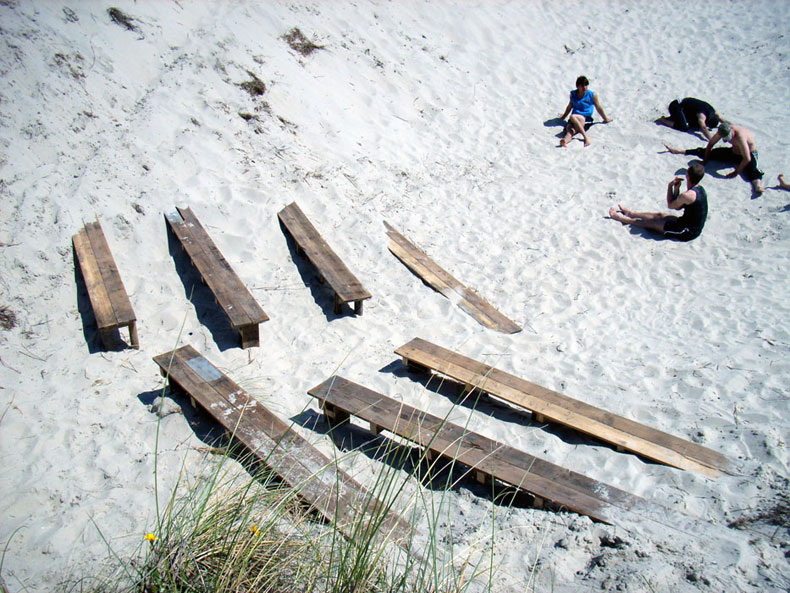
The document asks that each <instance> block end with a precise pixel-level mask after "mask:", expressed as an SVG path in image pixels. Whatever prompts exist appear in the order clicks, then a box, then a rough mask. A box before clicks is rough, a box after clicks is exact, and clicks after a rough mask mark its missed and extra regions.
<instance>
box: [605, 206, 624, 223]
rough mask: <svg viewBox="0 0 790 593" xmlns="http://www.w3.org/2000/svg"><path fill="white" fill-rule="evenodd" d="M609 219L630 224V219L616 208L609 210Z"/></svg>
mask: <svg viewBox="0 0 790 593" xmlns="http://www.w3.org/2000/svg"><path fill="white" fill-rule="evenodd" d="M609 218H611V219H612V220H616V221H617V222H621V223H623V224H626V223H627V222H628V219H627V218H625V217H624V216H623V215H622V214H620V213H619V212H618V211H617V210H615V209H614V208H609Z"/></svg>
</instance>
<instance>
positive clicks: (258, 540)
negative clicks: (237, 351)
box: [64, 390, 497, 593]
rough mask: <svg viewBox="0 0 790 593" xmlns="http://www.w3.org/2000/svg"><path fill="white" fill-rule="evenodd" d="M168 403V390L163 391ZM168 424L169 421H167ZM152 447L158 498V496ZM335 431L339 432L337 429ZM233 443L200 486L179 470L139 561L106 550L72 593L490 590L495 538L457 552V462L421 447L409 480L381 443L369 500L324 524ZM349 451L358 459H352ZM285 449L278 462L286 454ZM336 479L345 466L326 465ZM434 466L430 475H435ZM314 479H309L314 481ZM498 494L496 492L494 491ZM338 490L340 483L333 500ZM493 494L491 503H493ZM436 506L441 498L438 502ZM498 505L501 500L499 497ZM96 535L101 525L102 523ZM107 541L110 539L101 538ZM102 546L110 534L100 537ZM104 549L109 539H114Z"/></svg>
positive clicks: (399, 457) (397, 451)
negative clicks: (96, 570) (400, 523)
mask: <svg viewBox="0 0 790 593" xmlns="http://www.w3.org/2000/svg"><path fill="white" fill-rule="evenodd" d="M162 395H163V396H164V390H163V394H162ZM160 422H161V420H160ZM158 426H159V425H157V439H156V444H155V451H154V455H155V461H154V466H155V470H154V492H158V483H157V482H158V480H157V471H156V466H157V463H158V462H157V457H158V456H157V451H158V432H159V428H158ZM335 428H336V427H334V428H333V429H332V430H334V429H335ZM230 443H231V444H230V445H228V446H226V447H222V448H218V449H216V450H217V451H221V452H222V453H221V454H220V455H216V454H215V455H211V454H206V455H205V457H204V463H203V464H202V467H201V468H200V471H199V472H198V474H197V475H196V477H193V478H189V477H187V474H186V472H185V471H184V469H182V472H181V476H180V477H179V479H178V481H177V483H176V485H175V487H174V488H173V491H172V492H171V494H170V495H169V497H168V499H167V501H164V504H162V505H160V501H159V498H158V496H155V506H156V509H155V510H156V512H155V517H156V521H155V524H154V525H151V526H149V527H148V528H147V529H144V530H141V532H140V533H139V545H138V547H137V549H136V551H135V552H134V553H132V554H131V555H130V556H128V557H124V558H121V556H120V555H119V554H117V553H116V552H115V551H114V550H113V549H112V547H111V546H110V545H109V542H107V543H108V549H109V551H110V553H109V563H108V566H107V568H106V569H105V571H104V572H103V573H102V574H101V575H99V576H90V577H85V578H82V579H80V580H79V581H72V582H71V584H70V585H68V586H66V587H64V590H65V591H68V592H77V591H78V592H79V593H208V592H211V593H264V592H272V593H274V592H276V593H279V592H285V591H288V592H291V591H294V592H299V593H313V592H316V593H317V592H321V593H325V592H332V593H356V592H363V591H364V592H368V591H370V592H380V593H464V592H466V591H471V590H473V589H474V590H476V591H478V590H484V591H491V590H492V583H493V575H494V572H495V566H494V551H493V544H494V541H495V539H496V535H497V534H496V529H495V527H494V518H495V514H496V512H497V511H496V510H495V507H496V506H497V505H496V504H492V517H491V520H492V531H491V535H490V536H487V537H485V538H484V539H485V541H482V542H477V543H475V544H472V545H470V546H468V549H467V550H466V551H465V552H464V553H461V554H459V555H456V552H455V551H454V547H453V546H452V545H450V546H446V545H445V543H444V542H446V541H447V540H452V539H453V537H452V533H451V531H452V525H453V517H452V516H451V505H450V504H449V494H450V493H451V492H452V489H453V488H454V487H455V486H456V485H457V481H452V480H458V479H462V478H463V476H461V478H458V477H457V476H456V478H453V477H452V476H453V475H454V474H453V472H452V471H449V472H448V471H447V467H449V468H450V470H452V467H453V466H454V465H455V460H454V459H453V458H452V454H449V455H448V456H447V457H445V458H444V459H443V461H441V465H439V466H437V465H436V464H437V463H439V462H440V461H439V459H440V458H437V459H433V460H431V461H429V460H428V456H427V450H428V448H426V449H424V450H423V451H422V453H421V455H420V458H419V461H418V463H416V464H414V467H413V468H412V469H411V470H409V471H406V472H404V471H401V470H400V469H399V468H404V467H407V466H408V465H409V460H408V459H407V458H411V449H410V448H408V447H405V446H402V445H401V444H399V443H398V441H397V440H395V439H381V440H379V442H378V444H377V445H375V447H377V450H376V451H375V453H374V456H375V457H376V458H378V459H388V460H389V463H386V464H384V466H383V469H381V470H380V471H378V472H377V473H376V479H375V480H374V483H373V484H372V485H369V486H367V494H366V495H365V496H364V497H363V498H362V499H361V500H357V501H354V504H353V505H351V506H352V508H353V509H354V510H353V511H352V516H350V517H349V516H343V517H341V516H335V517H334V518H333V520H332V521H329V522H327V521H322V520H321V517H320V516H319V514H318V513H317V512H315V511H314V510H312V509H311V508H309V506H306V505H305V503H304V502H303V500H302V499H301V498H300V497H299V494H298V493H299V491H300V490H302V489H305V488H309V487H310V484H309V483H305V484H297V485H291V486H289V485H287V484H285V483H284V482H282V481H280V479H279V478H278V477H277V476H276V475H275V474H274V473H273V472H272V471H270V470H269V469H268V467H269V466H273V467H276V465H275V463H274V460H273V459H266V458H264V459H260V458H259V456H255V455H252V454H251V453H249V452H247V453H242V452H241V451H240V450H239V448H238V447H237V446H236V445H235V441H234V439H233V437H232V435H231V437H230ZM355 453H356V452H354V453H349V454H355ZM281 454H282V452H279V453H278V456H279V455H281ZM329 464H330V465H331V466H332V468H333V469H334V470H336V475H339V474H337V472H339V470H340V467H341V465H342V464H343V463H342V459H341V458H337V457H335V458H334V459H332V460H330V461H329ZM426 468H427V469H426ZM423 472H427V473H428V474H443V475H445V476H446V480H447V481H446V483H445V484H444V487H440V488H439V490H440V492H439V495H438V497H436V496H433V495H432V493H429V492H427V491H426V489H425V488H422V487H420V486H419V485H418V484H419V483H420V482H421V481H422V479H423V478H424V477H425V476H424V475H423ZM308 482H309V480H308ZM492 486H493V484H492ZM339 491H340V484H339V482H338V484H337V488H336V492H339ZM493 494H494V493H493V487H492V495H493ZM437 498H438V499H437ZM494 498H496V496H494ZM395 514H398V515H400V516H401V517H403V518H404V519H405V522H406V524H407V525H408V529H407V531H408V533H406V534H403V533H397V530H396V529H395V528H394V527H393V521H392V517H393V515H395ZM97 528H98V526H97ZM99 532H100V533H101V530H99ZM102 537H103V536H102ZM105 541H106V540H105Z"/></svg>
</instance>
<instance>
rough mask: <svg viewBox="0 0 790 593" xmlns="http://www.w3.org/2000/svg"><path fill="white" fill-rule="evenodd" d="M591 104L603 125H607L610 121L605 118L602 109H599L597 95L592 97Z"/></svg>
mask: <svg viewBox="0 0 790 593" xmlns="http://www.w3.org/2000/svg"><path fill="white" fill-rule="evenodd" d="M593 104H594V105H595V110H596V111H597V112H598V115H600V116H601V117H602V118H603V123H605V124H608V123H609V122H610V121H612V120H611V119H609V118H608V117H606V113H605V112H604V110H603V107H601V103H600V101H598V93H595V94H594V95H593Z"/></svg>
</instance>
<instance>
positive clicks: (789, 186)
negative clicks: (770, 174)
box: [777, 173, 790, 190]
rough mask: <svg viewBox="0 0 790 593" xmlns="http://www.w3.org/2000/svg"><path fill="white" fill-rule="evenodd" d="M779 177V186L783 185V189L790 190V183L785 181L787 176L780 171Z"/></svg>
mask: <svg viewBox="0 0 790 593" xmlns="http://www.w3.org/2000/svg"><path fill="white" fill-rule="evenodd" d="M777 179H778V180H779V187H781V188H782V189H788V190H790V183H787V181H785V176H784V175H783V174H782V173H779V175H778V176H777Z"/></svg>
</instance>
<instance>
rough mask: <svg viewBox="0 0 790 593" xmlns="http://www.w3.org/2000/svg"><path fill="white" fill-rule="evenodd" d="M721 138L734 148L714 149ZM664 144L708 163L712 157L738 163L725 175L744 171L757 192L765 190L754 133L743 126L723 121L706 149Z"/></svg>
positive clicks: (668, 147)
mask: <svg viewBox="0 0 790 593" xmlns="http://www.w3.org/2000/svg"><path fill="white" fill-rule="evenodd" d="M719 140H724V141H725V142H729V143H730V144H732V148H728V147H726V146H721V147H719V148H716V149H715V150H714V149H713V147H714V145H715V144H716V143H717V142H718V141H719ZM664 146H666V147H667V150H668V151H669V152H671V153H672V154H687V155H694V156H697V157H701V158H702V159H703V160H704V161H705V162H706V163H707V162H708V161H709V160H711V159H712V160H714V161H722V162H725V163H731V164H733V165H736V167H735V170H734V171H732V172H731V173H728V174H727V175H725V177H727V178H728V179H732V178H733V177H736V176H738V175H740V174H741V173H743V174H744V175H745V176H746V179H748V180H749V182H750V183H751V184H752V187H753V188H754V191H755V193H757V194H761V193H763V192H764V191H765V189H764V188H763V183H762V178H763V172H762V171H760V169H758V168H757V145H756V144H755V143H754V134H752V131H751V130H749V129H747V128H744V127H743V126H736V125H735V124H731V123H729V122H726V121H724V122H721V123H720V124H719V129H718V130H717V131H716V133H715V134H714V135H713V138H711V139H710V140H708V145H707V146H706V147H705V148H704V149H703V148H690V149H688V150H682V149H680V148H675V147H674V146H670V145H669V144H664Z"/></svg>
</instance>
